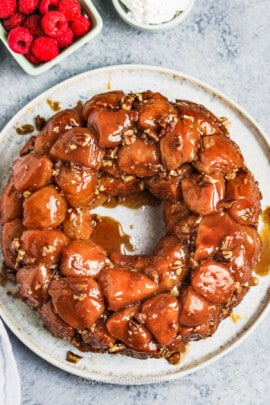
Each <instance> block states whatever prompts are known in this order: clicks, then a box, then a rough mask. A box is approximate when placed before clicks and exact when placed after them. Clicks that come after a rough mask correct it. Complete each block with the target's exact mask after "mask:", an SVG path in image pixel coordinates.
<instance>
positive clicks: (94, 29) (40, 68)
mask: <svg viewBox="0 0 270 405" xmlns="http://www.w3.org/2000/svg"><path fill="white" fill-rule="evenodd" d="M78 1H79V2H80V3H81V6H82V11H83V12H84V13H85V14H86V15H87V16H88V18H89V19H90V20H91V22H92V26H91V29H90V31H89V32H88V33H87V34H85V35H84V36H83V37H81V38H79V39H78V40H76V41H75V42H74V43H73V44H72V45H70V46H69V47H67V48H66V49H64V50H63V51H61V52H60V53H59V55H58V56H57V57H56V58H54V59H52V60H51V61H49V62H44V63H41V64H40V65H34V64H33V63H31V62H29V61H28V59H26V57H25V56H24V55H20V54H18V53H15V52H13V51H12V50H11V49H10V48H9V46H8V42H7V31H6V30H5V28H4V26H3V25H2V24H1V23H0V39H1V40H2V41H3V43H4V45H5V46H6V48H7V49H8V51H9V52H10V54H11V55H12V56H13V57H14V59H15V60H16V61H17V63H18V64H19V65H20V66H21V68H22V69H23V70H24V71H25V72H26V73H28V74H29V75H31V76H37V75H40V74H42V73H44V72H46V71H47V70H49V69H51V68H52V67H53V66H55V65H57V63H59V62H62V61H63V60H64V59H65V58H66V57H67V56H69V55H71V54H72V53H73V52H75V51H77V50H78V49H79V48H81V47H82V46H83V45H85V44H86V43H87V42H89V41H91V40H92V39H93V38H94V37H95V36H96V35H97V34H98V33H99V32H100V31H101V29H102V27H103V22H102V19H101V16H100V14H99V13H98V11H97V9H96V8H95V6H94V5H93V3H92V1H90V0H78Z"/></svg>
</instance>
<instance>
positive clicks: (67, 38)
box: [56, 28, 73, 48]
mask: <svg viewBox="0 0 270 405" xmlns="http://www.w3.org/2000/svg"><path fill="white" fill-rule="evenodd" d="M56 40H57V43H58V46H59V48H67V47H68V46H69V45H71V44H72V41H73V32H72V30H71V29H70V28H67V29H66V30H65V31H61V32H60V33H59V34H58V35H57V37H56Z"/></svg>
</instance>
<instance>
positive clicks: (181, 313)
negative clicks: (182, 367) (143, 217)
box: [0, 91, 270, 364]
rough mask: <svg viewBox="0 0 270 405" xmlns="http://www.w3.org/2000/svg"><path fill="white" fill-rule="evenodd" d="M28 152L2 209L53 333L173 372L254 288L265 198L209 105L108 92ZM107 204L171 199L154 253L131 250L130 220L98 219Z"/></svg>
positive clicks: (19, 265) (5, 234) (56, 119)
mask: <svg viewBox="0 0 270 405" xmlns="http://www.w3.org/2000/svg"><path fill="white" fill-rule="evenodd" d="M52 103H54V102H52ZM54 107H56V108H58V107H59V106H58V105H57V103H56V104H55V105H54ZM20 156H21V157H20V158H19V159H17V161H16V162H15V163H14V164H13V167H12V173H11V176H10V178H9V181H8V184H7V185H6V187H5V189H4V191H3V194H2V198H1V202H0V208H1V215H0V223H1V225H3V231H2V249H3V255H4V261H5V266H6V267H9V270H10V271H11V272H13V276H14V278H15V276H16V279H17V284H18V287H19V292H20V296H21V299H22V300H24V301H25V302H27V304H28V305H30V306H31V307H33V308H34V309H36V310H37V312H38V313H39V314H40V316H41V318H42V320H43V323H44V325H45V326H46V327H47V328H48V329H49V330H50V331H51V333H52V334H53V335H54V336H58V337H61V338H64V339H68V340H70V342H71V344H73V345H75V346H76V347H78V348H79V349H81V350H83V351H102V352H104V351H105V352H107V353H116V352H121V353H122V354H125V355H130V356H133V357H136V358H147V357H157V358H166V359H167V360H168V361H169V362H170V363H173V364H175V363H176V362H178V360H179V359H181V357H182V353H183V348H184V347H185V345H187V344H188V343H189V341H191V340H199V339H203V338H206V337H208V336H212V335H213V333H214V332H215V331H216V329H217V327H218V325H219V323H220V322H221V321H222V320H223V319H224V318H226V317H227V316H229V315H230V313H231V312H232V310H233V308H234V307H235V306H237V305H238V304H239V303H240V302H241V300H242V299H243V297H244V296H245V294H246V293H247V292H248V290H249V288H250V286H251V285H254V284H256V280H255V278H252V267H253V266H254V264H255V263H256V261H257V256H258V254H259V251H260V249H261V241H260V238H259V236H258V233H257V224H258V217H259V214H260V199H261V194H260V192H259V188H258V184H257V182H256V180H255V179H253V177H252V175H251V173H250V171H249V170H248V168H247V167H246V166H245V163H244V160H243V156H242V154H241V151H240V149H239V147H238V146H237V145H236V144H235V143H234V142H233V140H231V139H230V137H229V133H228V131H227V129H226V128H225V127H224V126H223V121H222V120H220V119H218V118H217V117H215V116H214V115H213V114H212V113H211V112H209V111H208V110H207V109H205V108H204V107H202V106H199V105H196V104H195V103H190V102H186V101H184V102H183V101H182V102H181V101H180V100H178V101H177V102H169V100H168V99H167V98H166V97H165V96H163V95H161V94H160V93H153V92H152V91H145V92H142V93H138V94H137V93H130V94H124V93H123V92H122V91H113V92H110V93H104V94H100V95H97V96H95V97H93V98H92V99H91V100H89V101H87V102H86V103H85V104H84V105H77V107H75V108H73V109H69V110H63V111H60V112H58V113H57V114H55V115H54V116H53V117H51V118H50V119H49V120H48V121H47V123H46V124H45V126H44V127H43V128H42V130H41V132H40V133H39V134H38V135H37V136H35V137H31V138H30V140H29V141H27V142H26V144H25V146H24V147H23V149H22V150H21V152H20ZM142 190H148V196H147V197H146V199H145V196H146V195H147V193H146V192H144V193H141V194H134V193H140V192H141V191H142ZM149 192H150V193H152V194H153V195H154V196H155V197H156V198H157V200H156V199H155V198H154V197H151V198H148V197H149ZM129 195H130V196H129ZM105 201H107V202H108V203H107V205H110V206H111V207H112V206H115V205H117V203H121V204H123V205H126V206H128V207H129V208H134V209H136V208H139V207H140V206H144V205H152V206H155V205H158V204H160V203H161V202H162V203H164V221H165V225H166V234H165V235H164V236H163V237H162V238H161V240H160V241H159V242H158V243H157V245H156V247H155V248H154V249H153V252H152V253H151V254H150V255H132V254H129V255H127V254H126V251H133V250H134V247H133V245H132V242H131V240H130V237H129V236H128V235H126V234H124V232H123V230H122V228H121V225H120V224H119V223H118V222H117V221H115V220H114V219H113V218H110V217H99V216H95V217H93V211H92V210H93V209H94V207H98V206H100V205H102V204H103V203H104V202H105ZM268 214H269V213H268ZM268 214H265V215H266V216H267V218H268V217H269V216H270V214H269V215H268ZM266 222H268V223H269V221H266ZM161 223H162V219H161V218H160V224H161ZM125 225H128V224H125ZM267 229H269V228H267ZM267 240H268V239H267ZM265 246H266V247H267V246H268V244H267V243H265ZM117 252H118V253H117ZM121 252H124V253H121ZM111 253H112V254H111ZM262 257H263V255H262ZM268 258H269V256H267V257H266V259H265V261H266V263H267V264H268V262H269V260H268ZM261 263H264V262H263V261H262V262H261ZM267 269H268V267H267ZM7 274H8V273H7ZM14 281H15V280H14Z"/></svg>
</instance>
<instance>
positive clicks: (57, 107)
mask: <svg viewBox="0 0 270 405" xmlns="http://www.w3.org/2000/svg"><path fill="white" fill-rule="evenodd" d="M47 104H48V105H49V106H50V108H51V109H52V110H53V111H59V110H61V105H60V102H59V101H53V100H51V99H49V98H48V99H47Z"/></svg>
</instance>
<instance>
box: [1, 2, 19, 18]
mask: <svg viewBox="0 0 270 405" xmlns="http://www.w3.org/2000/svg"><path fill="white" fill-rule="evenodd" d="M16 7H17V4H16V0H0V18H8V17H10V16H11V15H12V14H14V13H15V11H16Z"/></svg>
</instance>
